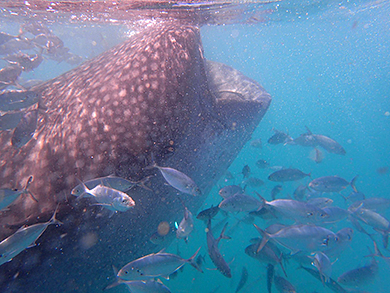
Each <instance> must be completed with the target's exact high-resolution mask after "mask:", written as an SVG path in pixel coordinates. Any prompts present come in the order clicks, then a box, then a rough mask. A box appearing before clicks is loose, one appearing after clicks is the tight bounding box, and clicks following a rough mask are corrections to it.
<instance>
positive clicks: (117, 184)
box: [71, 175, 137, 196]
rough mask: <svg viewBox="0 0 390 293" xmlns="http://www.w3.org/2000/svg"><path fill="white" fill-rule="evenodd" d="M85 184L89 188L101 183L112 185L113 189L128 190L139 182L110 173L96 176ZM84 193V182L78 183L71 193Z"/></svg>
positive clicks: (78, 194) (76, 194)
mask: <svg viewBox="0 0 390 293" xmlns="http://www.w3.org/2000/svg"><path fill="white" fill-rule="evenodd" d="M84 184H85V186H87V187H88V188H89V189H93V188H95V187H96V186H98V185H99V184H100V185H104V186H107V187H111V188H113V189H117V190H120V191H127V190H129V189H131V188H133V187H134V186H135V185H136V184H137V182H133V181H130V180H127V179H125V178H121V177H117V176H113V175H109V176H106V177H100V178H95V179H91V180H88V181H85V182H84ZM83 193H84V190H83V186H82V184H79V185H77V186H76V187H75V188H73V189H72V191H71V194H72V195H73V196H80V195H82V194H83Z"/></svg>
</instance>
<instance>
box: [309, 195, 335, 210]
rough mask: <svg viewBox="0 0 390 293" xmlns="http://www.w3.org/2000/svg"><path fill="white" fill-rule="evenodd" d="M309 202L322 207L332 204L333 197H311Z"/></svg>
mask: <svg viewBox="0 0 390 293" xmlns="http://www.w3.org/2000/svg"><path fill="white" fill-rule="evenodd" d="M307 203H308V204H311V205H313V206H316V207H318V208H320V209H322V208H325V207H327V206H330V205H331V204H332V203H333V199H331V198H327V197H314V198H309V199H308V200H307Z"/></svg>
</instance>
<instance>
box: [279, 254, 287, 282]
mask: <svg viewBox="0 0 390 293" xmlns="http://www.w3.org/2000/svg"><path fill="white" fill-rule="evenodd" d="M278 259H279V264H280V267H281V268H282V271H283V273H284V275H285V277H286V278H287V273H286V270H285V269H284V265H283V253H280V256H279V258H278Z"/></svg>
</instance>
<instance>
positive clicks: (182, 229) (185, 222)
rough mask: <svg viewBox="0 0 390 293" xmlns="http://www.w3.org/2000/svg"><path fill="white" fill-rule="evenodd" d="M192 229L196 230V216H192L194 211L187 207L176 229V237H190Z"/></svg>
mask: <svg viewBox="0 0 390 293" xmlns="http://www.w3.org/2000/svg"><path fill="white" fill-rule="evenodd" d="M192 230H194V217H193V216H192V213H191V212H190V211H189V210H188V209H187V208H186V207H185V208H184V217H183V219H182V220H181V222H180V224H179V226H178V227H177V230H176V237H177V238H180V239H182V238H184V239H188V235H190V234H191V232H192Z"/></svg>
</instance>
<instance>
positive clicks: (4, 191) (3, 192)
mask: <svg viewBox="0 0 390 293" xmlns="http://www.w3.org/2000/svg"><path fill="white" fill-rule="evenodd" d="M32 180H33V177H32V176H30V177H29V178H28V179H27V182H26V186H25V187H24V188H23V189H22V190H17V189H9V188H1V189H0V211H1V210H3V209H5V208H6V207H8V206H9V205H10V204H12V203H13V202H14V201H15V200H16V199H17V198H18V197H19V196H20V195H22V194H28V195H30V196H31V198H32V199H33V200H34V201H36V202H38V200H37V199H36V198H35V197H34V195H33V194H32V193H31V192H30V191H28V187H29V186H30V184H31V182H32Z"/></svg>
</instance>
